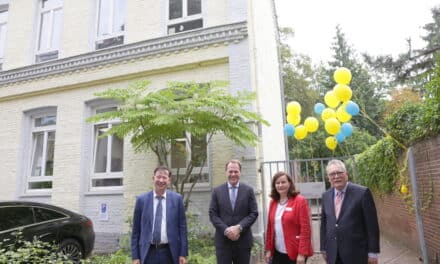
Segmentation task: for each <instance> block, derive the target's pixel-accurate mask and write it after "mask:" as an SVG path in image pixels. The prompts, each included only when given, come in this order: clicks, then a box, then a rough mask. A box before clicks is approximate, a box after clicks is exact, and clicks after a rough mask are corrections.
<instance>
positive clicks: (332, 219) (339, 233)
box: [321, 183, 380, 264]
mask: <svg viewBox="0 0 440 264" xmlns="http://www.w3.org/2000/svg"><path fill="white" fill-rule="evenodd" d="M321 217H322V218H321V251H325V252H326V253H327V261H328V263H329V264H333V263H335V261H336V256H337V254H338V253H339V256H340V258H341V260H342V262H343V263H348V264H351V263H356V264H364V263H365V264H366V263H367V262H368V253H379V251H380V246H379V224H378V221H377V213H376V206H375V205H374V200H373V196H372V195H371V192H370V190H369V189H368V188H367V187H364V186H361V185H357V184H353V183H348V186H347V189H346V192H345V193H344V200H343V201H342V205H341V210H340V213H339V218H338V219H337V220H336V215H335V204H334V188H331V189H329V190H328V191H326V192H325V193H324V194H323V195H322V211H321Z"/></svg>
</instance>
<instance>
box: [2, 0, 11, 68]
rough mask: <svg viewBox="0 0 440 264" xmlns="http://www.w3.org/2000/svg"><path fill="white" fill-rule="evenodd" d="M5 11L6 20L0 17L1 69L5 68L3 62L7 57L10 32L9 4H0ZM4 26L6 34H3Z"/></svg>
mask: <svg viewBox="0 0 440 264" xmlns="http://www.w3.org/2000/svg"><path fill="white" fill-rule="evenodd" d="M3 12H5V13H6V15H5V17H4V20H1V19H0V71H2V70H3V62H4V58H5V49H6V35H7V34H8V18H9V4H0V13H3ZM3 27H5V30H4V34H2V28H3ZM2 36H3V38H2Z"/></svg>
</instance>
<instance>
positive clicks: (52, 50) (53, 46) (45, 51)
mask: <svg viewBox="0 0 440 264" xmlns="http://www.w3.org/2000/svg"><path fill="white" fill-rule="evenodd" d="M43 1H44V0H40V1H39V2H38V5H39V12H38V23H37V25H38V29H37V38H36V45H35V61H36V62H44V61H48V60H54V59H58V56H59V49H60V47H59V45H60V42H61V32H59V35H60V39H59V40H58V41H55V43H52V42H53V39H52V36H53V35H54V34H55V33H54V28H55V26H54V23H55V22H54V16H55V12H57V11H60V12H61V13H60V17H61V19H60V20H61V23H62V21H63V0H60V1H59V3H58V5H57V6H54V7H45V8H43ZM45 13H49V23H48V24H49V28H50V29H49V34H48V36H47V38H48V41H47V43H49V47H40V42H41V36H42V32H41V31H42V18H43V14H45ZM59 30H60V31H62V26H61V25H60V27H59ZM57 44H58V45H57ZM51 54H53V55H51ZM44 55H49V56H53V58H52V57H50V58H48V59H41V58H43V56H44Z"/></svg>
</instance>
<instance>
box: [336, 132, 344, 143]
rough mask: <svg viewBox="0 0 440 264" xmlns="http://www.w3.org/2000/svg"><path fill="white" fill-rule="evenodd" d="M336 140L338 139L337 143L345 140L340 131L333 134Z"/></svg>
mask: <svg viewBox="0 0 440 264" xmlns="http://www.w3.org/2000/svg"><path fill="white" fill-rule="evenodd" d="M335 138H336V141H338V143H341V142H343V141H344V140H345V135H344V133H342V132H339V133H338V134H336V136H335Z"/></svg>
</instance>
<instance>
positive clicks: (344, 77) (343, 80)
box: [333, 67, 351, 84]
mask: <svg viewBox="0 0 440 264" xmlns="http://www.w3.org/2000/svg"><path fill="white" fill-rule="evenodd" d="M333 79H335V82H336V83H340V84H349V83H350V81H351V72H350V70H349V69H347V68H344V67H341V68H338V69H336V71H335V72H334V73H333Z"/></svg>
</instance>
